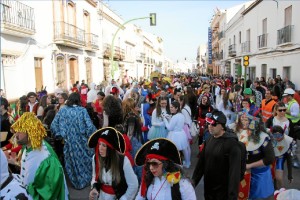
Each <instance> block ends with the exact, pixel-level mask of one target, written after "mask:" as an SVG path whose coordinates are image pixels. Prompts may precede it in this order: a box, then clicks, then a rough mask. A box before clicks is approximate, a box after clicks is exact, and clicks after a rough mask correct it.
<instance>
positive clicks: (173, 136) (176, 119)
mask: <svg viewBox="0 0 300 200" xmlns="http://www.w3.org/2000/svg"><path fill="white" fill-rule="evenodd" d="M170 112H171V114H172V115H173V116H172V117H171V118H170V116H168V115H163V116H162V117H163V120H164V122H165V125H166V128H167V129H168V131H169V132H168V135H167V139H169V140H171V141H172V142H174V143H175V144H176V146H177V149H178V150H179V151H182V152H183V156H184V161H185V167H187V168H188V166H190V164H191V160H190V154H189V152H188V147H189V145H190V144H189V143H188V139H187V136H186V134H185V132H184V130H183V127H184V115H183V114H182V113H181V111H180V104H179V102H177V101H173V102H172V103H171V105H170Z"/></svg>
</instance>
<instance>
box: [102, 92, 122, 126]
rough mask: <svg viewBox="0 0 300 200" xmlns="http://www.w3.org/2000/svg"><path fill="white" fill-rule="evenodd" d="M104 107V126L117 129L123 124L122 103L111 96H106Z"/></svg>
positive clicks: (117, 98)
mask: <svg viewBox="0 0 300 200" xmlns="http://www.w3.org/2000/svg"><path fill="white" fill-rule="evenodd" d="M102 106H103V126H102V127H108V126H110V127H115V126H116V125H117V124H122V123H123V112H122V101H121V102H120V99H119V97H115V96H113V95H111V94H109V95H107V96H105V98H104V99H103V102H102Z"/></svg>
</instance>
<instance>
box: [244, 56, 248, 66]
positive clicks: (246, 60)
mask: <svg viewBox="0 0 300 200" xmlns="http://www.w3.org/2000/svg"><path fill="white" fill-rule="evenodd" d="M243 60H244V61H243V64H244V67H248V66H249V56H244V57H243Z"/></svg>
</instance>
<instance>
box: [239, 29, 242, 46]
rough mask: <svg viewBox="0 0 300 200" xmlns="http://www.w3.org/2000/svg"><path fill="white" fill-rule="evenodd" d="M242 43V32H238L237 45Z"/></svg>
mask: <svg viewBox="0 0 300 200" xmlns="http://www.w3.org/2000/svg"><path fill="white" fill-rule="evenodd" d="M241 43H242V32H241V31H240V32H239V44H241Z"/></svg>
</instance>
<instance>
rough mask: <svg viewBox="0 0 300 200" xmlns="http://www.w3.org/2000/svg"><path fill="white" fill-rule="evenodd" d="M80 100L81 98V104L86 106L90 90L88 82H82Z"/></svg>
mask: <svg viewBox="0 0 300 200" xmlns="http://www.w3.org/2000/svg"><path fill="white" fill-rule="evenodd" d="M79 91H80V100H81V105H82V106H83V107H85V106H86V104H87V93H88V91H89V88H88V87H87V85H86V84H84V83H81V86H80V90H79Z"/></svg>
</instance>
